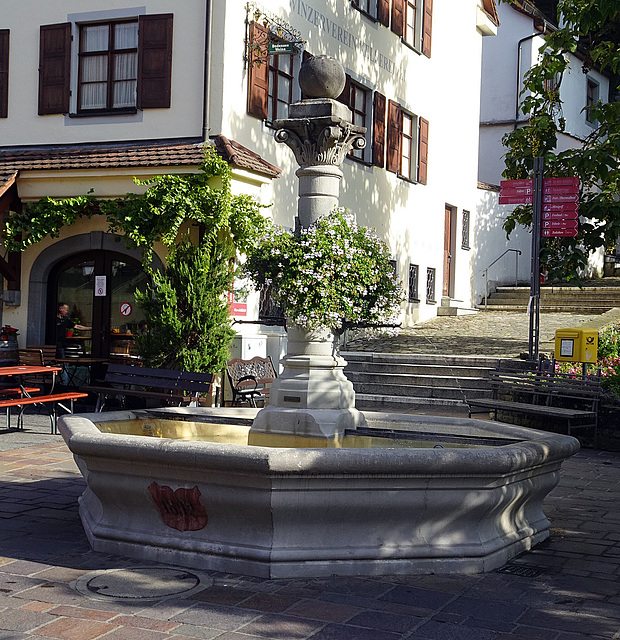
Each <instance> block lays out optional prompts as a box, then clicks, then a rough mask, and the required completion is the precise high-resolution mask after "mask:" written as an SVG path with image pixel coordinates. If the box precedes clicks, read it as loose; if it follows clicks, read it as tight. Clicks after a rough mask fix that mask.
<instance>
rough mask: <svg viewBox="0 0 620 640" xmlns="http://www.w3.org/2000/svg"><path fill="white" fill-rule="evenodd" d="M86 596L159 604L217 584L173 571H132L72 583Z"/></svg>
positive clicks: (85, 577) (116, 571) (110, 571)
mask: <svg viewBox="0 0 620 640" xmlns="http://www.w3.org/2000/svg"><path fill="white" fill-rule="evenodd" d="M72 586H73V588H74V589H75V590H76V591H78V592H79V593H81V594H82V595H84V596H87V597H89V598H95V599H98V600H119V601H128V600H134V601H135V600H138V601H145V600H159V599H162V598H171V597H174V596H183V597H187V596H188V595H190V594H192V593H194V592H196V591H202V590H203V589H206V588H208V587H211V586H213V580H212V578H210V577H209V576H207V575H205V574H201V573H199V572H196V571H193V570H192V571H186V570H185V569H176V568H173V567H132V568H129V569H108V570H106V571H93V572H91V573H87V574H85V575H83V576H81V577H80V578H78V579H77V580H76V581H75V582H73V583H72Z"/></svg>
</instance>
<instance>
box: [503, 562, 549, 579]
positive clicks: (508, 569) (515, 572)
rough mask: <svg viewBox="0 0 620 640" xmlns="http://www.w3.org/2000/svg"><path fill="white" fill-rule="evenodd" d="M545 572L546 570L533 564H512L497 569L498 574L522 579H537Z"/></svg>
mask: <svg viewBox="0 0 620 640" xmlns="http://www.w3.org/2000/svg"><path fill="white" fill-rule="evenodd" d="M543 571H544V569H541V568H540V567H536V566H534V565H531V564H515V563H510V562H509V563H508V564H505V565H504V566H503V567H500V568H499V569H496V572H497V573H508V574H510V575H512V576H519V577H520V578H535V577H536V576H539V575H540V574H541V573H542V572H543Z"/></svg>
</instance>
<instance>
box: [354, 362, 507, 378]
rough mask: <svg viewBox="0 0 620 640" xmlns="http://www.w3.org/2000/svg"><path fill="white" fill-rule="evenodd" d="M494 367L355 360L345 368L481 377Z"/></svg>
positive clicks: (359, 371) (366, 372)
mask: <svg viewBox="0 0 620 640" xmlns="http://www.w3.org/2000/svg"><path fill="white" fill-rule="evenodd" d="M493 368H494V367H488V366H484V367H473V366H462V365H450V364H422V363H418V364H416V363H390V362H355V361H351V362H349V364H348V365H347V367H346V368H345V373H346V375H347V376H349V375H352V374H356V375H369V374H370V375H401V376H432V377H447V378H481V377H486V374H487V372H489V371H491V370H492V369H493Z"/></svg>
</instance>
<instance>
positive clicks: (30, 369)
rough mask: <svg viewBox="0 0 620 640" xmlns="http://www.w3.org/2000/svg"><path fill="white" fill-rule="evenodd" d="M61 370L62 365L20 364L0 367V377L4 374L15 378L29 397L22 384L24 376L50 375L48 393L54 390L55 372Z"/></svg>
mask: <svg viewBox="0 0 620 640" xmlns="http://www.w3.org/2000/svg"><path fill="white" fill-rule="evenodd" d="M59 371H62V367H48V366H45V365H43V366H41V365H30V364H20V365H14V366H10V367H0V377H3V376H6V377H8V378H17V384H18V385H19V387H20V389H21V390H22V393H23V394H24V395H25V396H26V397H27V398H29V397H30V396H29V395H28V393H27V392H26V389H25V387H24V384H23V379H24V376H28V375H35V374H37V373H39V374H45V373H49V374H51V376H52V388H51V389H50V393H52V392H53V390H54V384H55V383H56V374H57V373H58V372H59Z"/></svg>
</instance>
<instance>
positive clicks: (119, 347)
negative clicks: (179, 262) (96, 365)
mask: <svg viewBox="0 0 620 640" xmlns="http://www.w3.org/2000/svg"><path fill="white" fill-rule="evenodd" d="M147 282H148V277H147V276H146V274H145V273H144V272H143V271H142V267H141V264H140V262H139V261H138V260H136V259H135V258H132V257H130V256H127V255H125V254H122V253H118V252H115V251H106V250H92V251H84V252H81V253H77V254H74V255H72V256H69V257H67V258H64V259H62V260H60V261H59V262H57V263H56V264H55V265H54V267H53V268H52V269H51V270H50V273H49V276H48V280H47V283H48V291H47V314H46V318H47V320H46V331H45V334H46V340H45V342H46V344H53V343H54V342H55V340H56V335H55V332H56V326H55V324H56V323H55V318H56V312H57V309H58V304H59V302H65V303H66V304H68V305H69V316H70V317H71V318H72V319H73V320H74V322H76V323H77V324H81V325H85V326H89V327H92V330H91V331H89V332H82V335H79V334H78V335H74V336H73V337H72V340H71V342H72V345H73V346H74V347H75V349H76V350H78V351H82V352H83V353H87V354H90V355H92V356H93V357H96V358H109V357H111V356H114V357H118V358H123V357H124V358H128V359H129V357H130V356H134V355H135V347H134V340H133V335H134V334H135V333H136V332H137V331H138V330H139V329H140V323H141V321H142V320H144V315H143V313H142V311H141V309H139V308H138V306H137V304H136V299H135V292H136V289H139V290H141V291H144V290H145V288H146V286H147Z"/></svg>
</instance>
